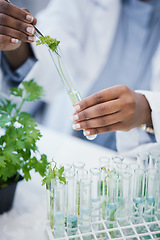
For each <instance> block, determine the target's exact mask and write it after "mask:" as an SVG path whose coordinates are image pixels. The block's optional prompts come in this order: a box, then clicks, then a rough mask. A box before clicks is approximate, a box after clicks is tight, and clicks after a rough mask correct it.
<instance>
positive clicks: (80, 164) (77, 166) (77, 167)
mask: <svg viewBox="0 0 160 240" xmlns="http://www.w3.org/2000/svg"><path fill="white" fill-rule="evenodd" d="M84 167H85V163H84V162H83V161H75V162H74V163H73V168H74V172H75V173H76V172H77V171H78V170H80V169H84Z"/></svg>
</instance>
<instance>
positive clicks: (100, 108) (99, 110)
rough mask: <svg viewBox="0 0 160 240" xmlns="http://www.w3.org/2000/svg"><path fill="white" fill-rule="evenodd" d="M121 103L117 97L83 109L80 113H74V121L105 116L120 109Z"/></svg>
mask: <svg viewBox="0 0 160 240" xmlns="http://www.w3.org/2000/svg"><path fill="white" fill-rule="evenodd" d="M120 109H121V105H120V100H119V99H115V100H112V101H109V102H104V103H101V104H98V105H95V106H92V107H90V108H87V109H85V110H82V111H81V112H79V113H74V114H73V116H72V119H73V121H82V120H85V119H90V118H95V117H100V116H105V115H107V114H111V113H115V112H118V111H120Z"/></svg>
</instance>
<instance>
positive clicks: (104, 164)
mask: <svg viewBox="0 0 160 240" xmlns="http://www.w3.org/2000/svg"><path fill="white" fill-rule="evenodd" d="M99 166H100V169H101V199H100V201H101V207H100V216H101V217H102V218H103V219H104V220H105V219H106V210H107V181H106V178H107V173H108V172H111V171H114V168H113V167H112V166H111V165H110V158H109V157H106V156H103V157H100V158H99Z"/></svg>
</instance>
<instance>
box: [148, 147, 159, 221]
mask: <svg viewBox="0 0 160 240" xmlns="http://www.w3.org/2000/svg"><path fill="white" fill-rule="evenodd" d="M150 155H151V158H152V160H153V162H154V163H155V168H156V169H157V170H158V171H159V174H158V181H157V185H158V186H157V187H158V189H157V194H156V216H157V218H158V220H160V151H157V150H154V151H151V152H150Z"/></svg>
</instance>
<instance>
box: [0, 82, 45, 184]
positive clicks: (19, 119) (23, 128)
mask: <svg viewBox="0 0 160 240" xmlns="http://www.w3.org/2000/svg"><path fill="white" fill-rule="evenodd" d="M11 95H12V96H14V97H16V98H19V99H20V101H19V102H20V103H19V104H16V103H14V102H13V100H10V99H6V98H1V99H0V186H4V185H6V183H7V184H8V182H9V181H10V180H12V181H15V182H16V181H17V180H18V178H19V172H22V175H23V177H24V179H25V180H27V181H28V180H29V179H31V175H30V171H31V170H32V169H34V170H35V172H38V173H39V174H40V175H41V176H45V173H46V169H47V167H48V165H49V162H48V161H47V156H46V155H45V154H40V152H39V150H38V147H37V145H36V143H37V141H38V140H39V139H40V138H41V137H42V135H41V133H40V131H39V129H38V128H37V123H36V121H35V120H34V119H33V118H32V117H31V116H30V114H29V113H27V112H21V108H22V106H23V104H24V102H26V101H36V100H38V99H40V98H41V97H42V96H43V95H44V92H43V88H42V87H40V86H39V85H37V83H35V82H34V81H33V79H32V80H30V81H24V82H23V83H22V86H21V87H15V88H12V89H11ZM16 98H15V99H16Z"/></svg>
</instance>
